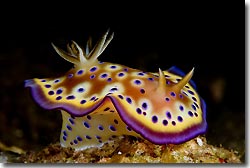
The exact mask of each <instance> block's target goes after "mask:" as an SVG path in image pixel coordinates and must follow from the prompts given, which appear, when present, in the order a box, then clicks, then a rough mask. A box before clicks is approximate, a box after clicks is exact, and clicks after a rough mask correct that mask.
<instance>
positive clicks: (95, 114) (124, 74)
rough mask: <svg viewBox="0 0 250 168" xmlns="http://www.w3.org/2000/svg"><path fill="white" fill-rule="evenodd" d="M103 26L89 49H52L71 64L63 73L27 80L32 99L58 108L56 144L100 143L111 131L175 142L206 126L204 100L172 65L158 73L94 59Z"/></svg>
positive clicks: (188, 77) (101, 48) (79, 147)
mask: <svg viewBox="0 0 250 168" xmlns="http://www.w3.org/2000/svg"><path fill="white" fill-rule="evenodd" d="M107 37H108V31H107V32H106V33H105V34H104V35H103V37H102V38H101V39H100V40H99V42H98V43H97V44H96V45H95V46H94V48H93V49H91V39H90V40H89V41H88V43H87V46H86V50H84V49H82V48H81V47H80V46H79V45H78V44H77V43H76V42H74V41H72V44H71V45H67V50H68V52H65V51H63V50H61V49H59V48H58V47H56V46H55V45H54V44H52V46H53V47H54V49H55V50H56V52H57V53H58V54H59V55H60V56H61V57H62V58H64V59H65V60H67V61H69V62H71V63H73V64H74V67H73V68H72V69H71V70H69V71H68V72H67V73H66V74H65V75H64V76H60V77H56V78H44V79H38V78H35V79H29V80H26V81H25V87H29V88H30V89H31V94H32V96H33V98H34V100H35V101H36V102H37V103H38V104H39V105H40V106H41V107H43V108H45V109H48V110H52V109H60V110H61V113H62V118H63V124H62V130H61V136H60V143H61V145H62V146H64V147H72V148H75V149H76V150H82V149H86V148H88V147H92V146H102V145H103V144H104V143H105V142H108V141H110V140H112V139H113V138H114V137H116V136H122V135H132V136H135V137H143V138H145V139H147V140H149V141H151V142H153V143H155V144H169V143H171V144H180V143H183V142H185V141H187V140H190V139H192V138H194V137H196V136H197V135H200V134H203V133H205V131H206V128H207V123H206V105H205V102H204V100H203V99H202V98H201V97H200V96H199V95H198V93H197V92H196V90H195V89H196V88H195V84H194V83H193V81H192V80H191V77H192V75H193V71H194V69H192V70H191V71H190V72H189V73H188V74H187V75H183V74H184V73H183V72H182V71H181V70H179V69H178V68H176V67H172V68H170V69H169V70H166V71H162V70H161V69H159V72H158V73H151V72H143V71H140V70H137V69H133V68H130V67H126V66H123V65H120V64H113V63H108V62H101V61H98V59H97V58H98V57H99V56H100V54H101V53H102V52H103V51H104V49H105V48H106V47H107V45H108V44H109V42H110V41H111V40H112V38H113V34H112V35H111V36H109V38H107Z"/></svg>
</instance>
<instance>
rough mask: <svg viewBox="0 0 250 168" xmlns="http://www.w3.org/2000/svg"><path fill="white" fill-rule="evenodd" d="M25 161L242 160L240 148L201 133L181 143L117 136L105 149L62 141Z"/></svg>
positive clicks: (31, 153)
mask: <svg viewBox="0 0 250 168" xmlns="http://www.w3.org/2000/svg"><path fill="white" fill-rule="evenodd" d="M20 161H21V162H24V163H241V161H240V156H238V154H237V151H229V150H227V149H225V148H223V147H216V146H212V145H209V144H207V141H206V138H205V137H202V136H198V137H197V138H194V139H192V140H190V141H187V142H185V143H183V144H180V145H172V144H169V145H155V144H152V143H151V142H149V141H147V140H144V139H135V138H133V137H129V136H127V137H124V138H117V139H115V140H114V141H113V142H110V143H107V144H105V145H103V146H102V147H101V148H89V149H86V150H82V151H74V150H73V149H71V148H63V147H61V146H60V144H59V143H57V144H51V145H49V146H47V147H46V148H44V149H42V150H41V151H38V152H34V151H33V152H32V151H29V152H27V153H26V154H22V155H21V157H20Z"/></svg>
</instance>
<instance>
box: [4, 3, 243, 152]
mask: <svg viewBox="0 0 250 168" xmlns="http://www.w3.org/2000/svg"><path fill="white" fill-rule="evenodd" d="M60 3H62V2H60ZM29 5H30V6H29V7H28V6H25V8H24V7H22V6H19V4H15V5H14V6H12V5H10V6H6V7H5V6H1V8H2V9H5V11H2V12H1V15H0V68H1V71H0V87H1V89H0V115H1V117H0V123H1V124H0V132H1V134H0V142H3V143H4V144H6V145H9V146H11V145H15V146H19V147H21V148H23V149H27V150H28V149H29V150H35V149H39V148H41V147H43V146H45V145H47V144H49V143H53V142H57V141H58V140H59V134H60V127H61V114H60V113H59V112H58V111H56V110H55V111H46V110H43V109H41V108H40V107H38V106H37V105H36V104H35V103H34V101H33V100H32V98H31V97H30V95H29V91H28V90H27V89H25V88H24V87H23V81H24V80H26V79H30V78H35V77H38V78H42V77H52V76H54V75H58V74H63V73H64V72H66V71H67V70H69V69H70V68H71V66H72V65H71V64H70V63H68V62H66V61H65V60H63V59H62V58H61V57H59V56H58V55H57V53H56V52H55V51H54V50H53V48H52V46H51V42H53V43H54V44H56V45H57V46H59V47H61V48H64V47H65V46H66V44H67V43H68V42H70V40H74V41H76V42H77V43H78V44H80V45H82V46H85V43H86V41H87V39H88V37H89V36H92V37H93V40H94V42H95V40H97V39H98V38H100V37H101V35H102V34H103V33H104V32H105V31H106V30H107V29H110V32H114V33H115V35H114V39H113V40H112V42H111V43H110V45H109V46H108V47H107V49H106V50H105V52H104V53H103V54H102V56H101V57H100V58H99V59H100V60H101V61H106V62H113V63H119V64H123V65H126V66H129V67H133V68H138V69H142V70H145V71H158V68H159V67H160V68H161V69H163V70H165V69H168V68H170V67H171V66H173V65H176V66H177V67H179V68H180V69H182V70H183V71H184V72H185V73H187V72H189V71H190V70H191V69H192V67H195V72H194V76H193V78H192V79H193V80H194V81H195V83H196V85H197V89H198V93H199V94H200V95H201V97H203V98H204V99H205V101H206V103H207V120H208V132H207V134H206V136H207V140H208V142H209V143H210V144H214V145H216V146H219V145H220V144H222V146H224V147H226V148H229V149H236V150H238V151H239V152H240V154H244V152H245V98H246V96H245V83H246V81H245V75H246V72H245V69H246V67H245V65H246V63H245V62H246V56H245V41H244V39H245V38H244V37H245V25H244V16H245V15H244V14H245V12H244V7H243V5H242V6H241V7H240V5H239V4H235V3H234V4H218V3H216V4H213V3H211V4H209V3H200V2H199V3H186V4H185V3H182V4H181V3H179V4H168V3H166V4H163V3H158V2H157V1H154V2H152V3H148V4H146V3H145V2H143V3H138V4H134V3H130V4H123V3H122V2H117V3H113V4H110V5H109V4H107V3H104V4H98V2H94V3H93V4H86V3H85V2H82V4H79V3H76V2H74V3H73V2H72V3H70V2H67V3H65V4H62V5H63V7H62V6H58V5H52V4H39V3H37V4H36V5H35V4H29ZM216 95H219V96H216Z"/></svg>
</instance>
